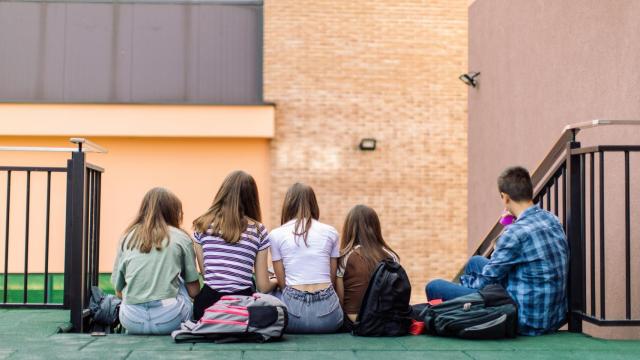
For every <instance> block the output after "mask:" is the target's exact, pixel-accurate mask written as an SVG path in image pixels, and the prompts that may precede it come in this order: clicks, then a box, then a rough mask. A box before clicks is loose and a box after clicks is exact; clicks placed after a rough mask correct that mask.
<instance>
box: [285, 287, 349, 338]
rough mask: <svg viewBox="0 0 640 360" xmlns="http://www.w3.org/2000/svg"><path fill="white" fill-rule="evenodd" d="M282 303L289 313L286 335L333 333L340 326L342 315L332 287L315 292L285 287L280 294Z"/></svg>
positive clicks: (336, 295)
mask: <svg viewBox="0 0 640 360" xmlns="http://www.w3.org/2000/svg"><path fill="white" fill-rule="evenodd" d="M282 301H283V302H284V303H285V305H287V311H288V312H289V324H288V326H287V330H286V331H287V332H288V333H298V334H318V333H333V332H337V331H338V330H339V329H340V327H341V326H342V320H343V316H344V314H343V312H342V308H341V307H340V300H339V299H338V294H336V292H335V290H334V289H333V287H332V286H330V287H328V288H326V289H324V290H320V291H316V292H307V291H300V290H297V289H294V288H291V287H288V286H287V287H286V288H285V289H284V291H283V293H282Z"/></svg>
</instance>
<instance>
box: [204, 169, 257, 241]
mask: <svg viewBox="0 0 640 360" xmlns="http://www.w3.org/2000/svg"><path fill="white" fill-rule="evenodd" d="M249 220H253V221H255V222H260V221H262V214H261V212H260V200H259V198H258V186H257V185H256V181H255V180H254V179H253V177H252V176H251V175H249V174H247V173H246V172H244V171H234V172H232V173H231V174H229V175H227V177H226V178H225V179H224V181H223V182H222V185H220V189H219V190H218V193H217V194H216V197H215V198H214V199H213V204H211V207H210V208H209V210H207V212H205V213H204V214H202V215H200V217H198V218H197V219H195V220H194V221H193V228H194V229H195V230H196V231H198V232H201V233H205V232H206V231H207V230H208V229H209V227H211V230H213V232H214V233H215V234H217V235H219V236H221V237H222V238H223V239H224V241H226V242H228V243H231V244H235V243H237V242H238V241H240V236H242V233H243V232H244V231H245V230H246V229H247V225H248V222H249Z"/></svg>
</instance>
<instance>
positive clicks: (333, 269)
mask: <svg viewBox="0 0 640 360" xmlns="http://www.w3.org/2000/svg"><path fill="white" fill-rule="evenodd" d="M329 266H330V269H329V271H330V273H329V274H330V275H331V285H333V288H334V289H336V288H337V284H336V273H337V272H338V258H334V257H332V258H331V261H330V262H329Z"/></svg>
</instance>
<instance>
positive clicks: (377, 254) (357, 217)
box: [339, 205, 399, 268]
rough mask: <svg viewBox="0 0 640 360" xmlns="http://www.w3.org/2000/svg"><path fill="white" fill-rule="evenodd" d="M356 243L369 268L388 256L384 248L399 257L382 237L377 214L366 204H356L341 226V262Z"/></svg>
mask: <svg viewBox="0 0 640 360" xmlns="http://www.w3.org/2000/svg"><path fill="white" fill-rule="evenodd" d="M358 245H360V247H359V248H358V253H359V254H360V256H362V258H363V259H364V260H365V262H366V264H367V266H368V267H369V268H374V267H375V266H376V264H377V263H378V262H380V261H381V260H382V259H385V258H388V257H389V253H387V252H386V251H385V249H386V250H387V251H389V252H391V253H392V254H393V255H395V256H396V258H398V259H399V257H398V254H397V253H396V252H395V251H393V250H392V249H391V247H389V245H387V243H386V242H385V241H384V238H383V237H382V230H381V228H380V219H378V214H376V211H375V210H373V209H372V208H370V207H368V206H366V205H356V206H354V207H353V209H351V211H349V213H348V214H347V218H346V219H345V221H344V226H343V227H342V241H341V244H340V259H339V261H340V262H342V261H343V259H344V257H345V256H346V255H347V254H349V253H350V252H351V251H352V250H354V249H355V247H356V246H358Z"/></svg>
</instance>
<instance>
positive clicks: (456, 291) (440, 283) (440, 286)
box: [425, 256, 489, 301]
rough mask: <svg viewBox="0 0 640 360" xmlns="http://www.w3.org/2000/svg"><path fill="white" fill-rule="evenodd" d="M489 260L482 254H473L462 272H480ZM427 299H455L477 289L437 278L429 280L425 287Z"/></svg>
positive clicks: (466, 273)
mask: <svg viewBox="0 0 640 360" xmlns="http://www.w3.org/2000/svg"><path fill="white" fill-rule="evenodd" d="M488 262H489V259H487V258H485V257H484V256H473V257H472V258H471V259H469V262H468V263H467V265H466V266H465V268H464V274H465V275H470V274H479V273H482V268H484V266H485V265H486V264H487V263H488ZM425 290H426V292H427V299H429V300H433V299H442V301H446V300H451V299H455V298H457V297H460V296H464V295H468V294H471V293H474V292H476V291H478V289H471V288H468V287H466V286H462V285H460V284H456V283H453V282H451V281H447V280H442V279H437V280H433V281H431V282H429V283H428V284H427V287H426V289H425Z"/></svg>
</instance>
